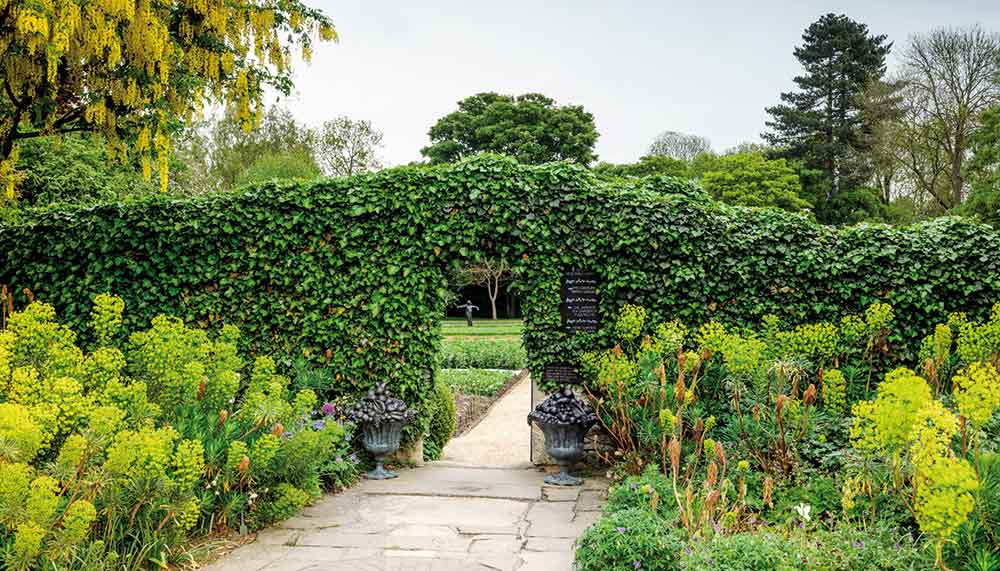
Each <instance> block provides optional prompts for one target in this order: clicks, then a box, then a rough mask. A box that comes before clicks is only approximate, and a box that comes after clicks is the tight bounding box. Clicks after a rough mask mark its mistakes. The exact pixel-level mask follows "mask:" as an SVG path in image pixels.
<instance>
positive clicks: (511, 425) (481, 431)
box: [441, 375, 531, 467]
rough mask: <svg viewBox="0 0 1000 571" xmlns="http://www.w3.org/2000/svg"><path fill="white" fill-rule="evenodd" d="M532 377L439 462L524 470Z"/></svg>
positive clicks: (495, 406)
mask: <svg viewBox="0 0 1000 571" xmlns="http://www.w3.org/2000/svg"><path fill="white" fill-rule="evenodd" d="M530 410H531V377H530V376H528V375H525V376H524V378H522V379H521V380H520V381H519V382H518V383H517V384H516V385H514V386H513V387H511V389H510V390H509V391H507V394H506V395H504V396H503V398H501V399H500V400H498V401H497V402H496V403H494V404H493V408H492V409H490V411H489V413H487V415H486V418H484V419H483V420H482V421H480V423H479V424H478V425H476V427H475V428H473V429H472V430H470V431H469V432H467V433H465V434H463V435H462V436H459V437H458V438H454V439H452V440H451V442H449V443H448V445H447V446H445V447H444V453H443V454H442V455H441V460H443V461H445V462H454V463H457V464H468V465H474V466H508V467H510V466H518V467H526V466H529V465H530V462H531V450H530V446H531V428H530V427H529V426H528V421H527V417H528V412H529V411H530Z"/></svg>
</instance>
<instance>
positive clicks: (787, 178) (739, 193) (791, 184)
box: [702, 153, 811, 211]
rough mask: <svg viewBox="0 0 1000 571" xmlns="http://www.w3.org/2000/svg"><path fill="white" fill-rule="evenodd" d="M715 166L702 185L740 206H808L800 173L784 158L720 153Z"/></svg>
mask: <svg viewBox="0 0 1000 571" xmlns="http://www.w3.org/2000/svg"><path fill="white" fill-rule="evenodd" d="M713 168H714V169H715V170H711V171H708V172H706V173H705V174H704V175H703V176H702V185H703V186H704V187H705V190H706V191H708V193H709V194H711V195H712V196H713V197H715V198H716V199H718V200H721V201H723V202H727V203H729V204H737V205H740V206H777V207H778V208H782V209H784V210H789V211H797V210H803V209H806V208H809V207H810V206H811V205H810V204H809V202H808V201H806V200H804V199H802V198H801V197H800V196H799V192H800V191H801V190H802V187H801V185H800V183H799V176H798V173H797V172H796V171H795V169H793V168H792V167H791V166H789V165H788V163H787V162H786V161H785V159H774V160H768V159H766V158H765V157H764V156H763V155H761V154H759V153H737V154H733V155H726V156H722V157H719V158H718V159H717V160H716V161H715V164H714V166H713Z"/></svg>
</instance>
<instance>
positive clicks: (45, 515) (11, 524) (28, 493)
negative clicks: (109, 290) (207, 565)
mask: <svg viewBox="0 0 1000 571" xmlns="http://www.w3.org/2000/svg"><path fill="white" fill-rule="evenodd" d="M122 306H123V304H122V303H121V300H120V299H116V298H113V297H111V296H101V297H99V298H98V299H97V300H96V304H95V307H94V310H93V312H92V319H91V323H92V326H93V328H94V330H93V331H91V332H89V334H90V336H91V337H92V338H93V339H95V340H96V341H97V343H98V344H99V346H98V347H96V348H95V349H93V350H92V351H90V352H85V351H84V350H82V349H81V348H80V347H79V346H78V345H77V344H76V343H77V336H76V333H75V332H73V331H72V330H70V329H69V328H68V327H65V326H63V325H61V324H59V323H58V322H57V321H56V320H55V311H54V310H53V308H52V307H51V306H48V305H45V304H41V303H33V304H31V305H29V306H27V307H26V308H25V309H24V310H23V311H21V312H18V313H14V314H12V315H11V316H10V318H9V320H8V321H7V328H6V329H4V330H2V331H0V545H3V546H9V547H10V549H6V548H4V549H2V550H0V565H3V566H5V567H6V568H11V569H23V570H29V569H41V568H62V567H66V566H72V565H70V562H80V561H83V562H92V563H91V564H92V565H93V566H92V567H91V568H93V569H100V568H102V567H101V566H102V565H116V561H120V563H121V565H123V566H125V567H128V568H137V567H143V566H146V565H157V566H167V565H169V564H172V563H181V562H184V561H185V552H184V546H185V545H186V544H187V543H189V542H190V540H191V538H192V537H193V536H194V534H196V533H199V532H204V533H208V532H213V531H224V530H226V529H228V528H232V527H243V526H247V527H258V526H261V525H265V524H267V523H271V522H274V521H276V520H277V519H279V518H282V517H287V516H288V515H290V514H291V513H294V511H295V510H297V509H299V508H301V507H302V506H303V505H305V504H306V503H308V502H310V501H312V500H314V499H316V498H317V497H318V496H319V495H320V493H321V490H322V487H323V486H324V478H325V479H326V481H327V482H330V481H331V480H333V483H335V484H344V483H348V482H350V481H351V480H352V478H354V477H356V467H354V462H348V461H345V460H344V459H343V457H342V455H343V454H345V452H346V451H347V443H348V442H349V439H350V434H349V432H348V431H347V429H346V428H345V427H344V426H341V425H340V424H338V423H337V422H335V421H334V420H332V419H326V418H319V419H317V418H314V410H315V409H316V404H317V402H316V396H315V394H314V393H313V392H312V391H311V390H302V391H298V392H297V393H294V394H293V393H290V392H289V391H288V389H287V387H288V385H289V381H288V379H287V378H285V377H283V376H281V375H279V374H277V372H276V366H275V363H274V361H273V360H271V359H270V358H268V357H258V358H257V359H256V361H255V363H254V365H253V367H252V368H251V369H250V374H249V375H244V374H243V369H244V364H243V360H242V359H241V358H240V356H239V354H238V351H237V348H236V343H237V339H238V337H239V332H238V331H237V330H236V329H235V328H233V327H224V328H223V329H222V331H221V332H220V334H219V335H218V336H216V337H214V338H213V337H210V336H209V335H208V334H207V333H206V332H204V331H202V330H198V329H192V328H189V327H187V326H185V325H184V324H183V323H182V322H181V321H180V320H178V319H175V318H170V317H166V316H158V317H157V318H155V319H153V323H152V324H151V326H150V327H149V329H146V330H143V331H137V332H135V333H133V334H132V335H131V336H129V339H128V341H127V343H124V344H123V345H122V347H118V346H116V345H115V343H116V342H117V340H118V339H120V336H119V332H118V326H119V324H120V323H122V315H121V312H122Z"/></svg>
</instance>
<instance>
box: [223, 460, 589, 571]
mask: <svg viewBox="0 0 1000 571" xmlns="http://www.w3.org/2000/svg"><path fill="white" fill-rule="evenodd" d="M543 476H544V473H543V472H542V471H540V470H537V469H533V468H529V469H523V468H521V469H514V468H508V469H497V468H483V467H461V466H455V465H448V464H441V465H438V464H436V463H432V464H429V465H427V466H425V467H423V468H418V469H415V470H411V471H408V472H403V473H401V474H400V477H399V478H398V479H396V480H387V481H381V482H376V481H365V482H362V483H361V484H360V485H358V486H356V487H355V488H352V489H350V490H347V491H345V492H343V493H341V494H338V495H336V496H327V497H325V498H324V499H322V500H321V501H320V502H318V503H317V504H316V505H314V506H310V507H309V508H306V509H305V510H303V511H302V512H301V513H300V514H299V515H297V516H295V517H293V518H291V519H288V520H286V521H285V522H283V523H282V524H281V525H280V526H278V527H274V528H270V529H266V530H263V531H261V532H260V533H258V535H257V538H256V540H255V541H254V542H253V543H251V544H248V545H245V546H242V547H240V548H238V549H236V550H235V551H233V552H232V553H231V554H229V555H227V556H226V557H224V558H222V559H221V560H219V561H218V562H216V563H214V564H212V565H210V566H209V567H207V568H206V569H207V570H208V571H307V570H308V571H315V570H324V571H326V570H329V571H340V570H344V571H368V570H380V571H381V570H393V571H397V570H398V571H409V570H415V571H424V570H426V571H450V570H463V571H465V570H476V569H483V570H487V569H488V570H493V571H497V570H500V571H532V570H536V569H537V570H544V571H570V570H572V568H573V563H572V562H573V542H574V541H575V540H576V538H577V537H579V535H580V534H581V533H582V532H583V530H584V529H586V528H587V527H588V526H589V525H591V524H592V523H593V522H595V521H596V520H597V518H598V517H599V516H600V512H599V511H598V510H599V509H600V507H601V505H602V504H603V501H604V498H605V497H606V489H607V481H606V480H604V479H601V478H591V479H588V480H587V482H586V484H585V485H584V486H582V487H579V488H558V487H552V486H546V485H544V484H543V483H542V478H543Z"/></svg>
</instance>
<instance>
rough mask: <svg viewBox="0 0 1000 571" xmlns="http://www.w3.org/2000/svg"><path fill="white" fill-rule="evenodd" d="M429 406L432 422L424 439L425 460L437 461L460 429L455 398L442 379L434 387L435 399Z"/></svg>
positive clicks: (433, 398)
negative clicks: (456, 430) (456, 429)
mask: <svg viewBox="0 0 1000 571" xmlns="http://www.w3.org/2000/svg"><path fill="white" fill-rule="evenodd" d="M428 406H429V407H430V408H431V421H430V426H429V427H428V432H427V437H426V438H425V439H424V459H425V460H437V459H438V458H440V457H441V452H443V451H444V447H445V445H446V444H448V441H449V440H451V437H452V435H454V434H455V428H457V427H458V416H457V414H456V412H455V396H454V395H453V394H452V392H451V389H450V388H448V385H447V384H445V383H443V382H441V380H440V379H439V380H438V382H437V383H436V384H435V385H434V393H433V397H432V398H431V400H430V402H429V403H428Z"/></svg>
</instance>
